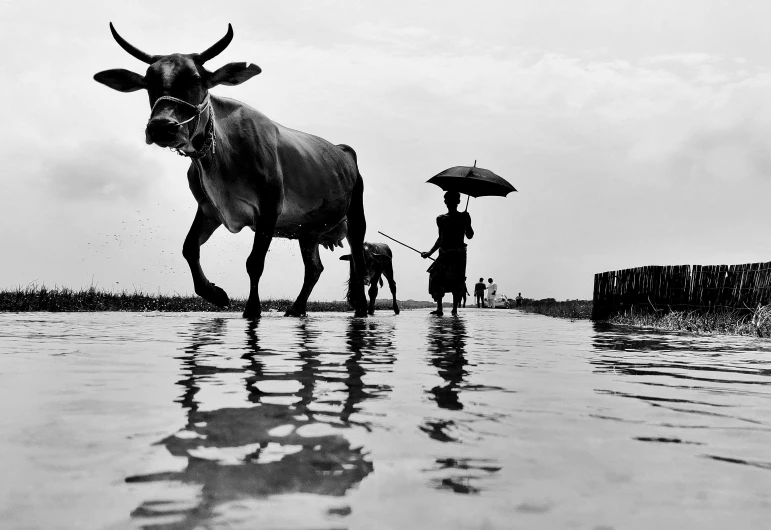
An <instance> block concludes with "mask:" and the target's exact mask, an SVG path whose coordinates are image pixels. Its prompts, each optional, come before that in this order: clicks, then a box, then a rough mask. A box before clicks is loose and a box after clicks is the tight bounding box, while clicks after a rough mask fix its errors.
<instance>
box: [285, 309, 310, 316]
mask: <svg viewBox="0 0 771 530" xmlns="http://www.w3.org/2000/svg"><path fill="white" fill-rule="evenodd" d="M284 316H285V317H304V316H305V309H299V308H297V307H290V308H289V309H287V310H286V313H284Z"/></svg>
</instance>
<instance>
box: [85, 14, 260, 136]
mask: <svg viewBox="0 0 771 530" xmlns="http://www.w3.org/2000/svg"><path fill="white" fill-rule="evenodd" d="M110 31H111V32H112V36H113V37H114V38H115V40H116V41H117V42H118V44H120V46H121V48H123V49H124V50H126V51H127V52H128V53H130V54H131V55H132V56H134V57H136V58H137V59H139V60H140V61H143V62H145V63H147V64H149V65H150V66H149V67H148V68H147V72H146V73H145V75H144V76H141V75H139V74H136V73H134V72H131V71H129V70H124V69H122V68H119V69H115V70H105V71H104V72H99V73H98V74H96V75H95V76H94V79H95V80H96V81H98V82H100V83H102V84H104V85H107V86H108V87H110V88H112V89H114V90H118V91H120V92H134V91H135V90H140V89H145V90H147V94H148V96H149V97H150V108H151V111H150V119H149V120H148V121H147V128H146V130H145V136H146V140H147V143H148V144H152V143H155V144H156V145H159V146H161V147H175V148H181V147H182V146H185V145H187V144H188V142H189V141H190V140H191V139H192V137H193V136H194V135H195V134H196V132H197V131H199V130H200V129H201V127H202V126H203V125H204V124H205V123H206V120H208V116H205V113H206V112H207V109H208V108H209V97H208V96H209V89H210V88H212V87H213V86H217V85H238V84H241V83H243V82H244V81H246V80H248V79H250V78H252V77H254V76H255V75H257V74H259V73H260V72H261V69H260V67H259V66H257V65H256V64H249V63H229V64H226V65H225V66H223V67H222V68H219V69H217V70H215V71H214V72H210V71H209V70H207V69H206V68H204V66H203V65H204V63H205V62H206V61H208V60H210V59H212V58H214V57H215V56H217V55H219V54H220V53H221V52H222V51H223V50H224V49H225V48H226V47H227V45H228V44H230V41H231V40H232V39H233V28H232V27H231V26H230V24H228V32H227V34H226V35H225V36H224V37H223V38H222V39H220V40H219V42H217V43H216V44H214V45H213V46H212V47H211V48H209V49H208V50H206V51H205V52H202V53H191V54H181V53H173V54H171V55H150V54H148V53H145V52H143V51H142V50H139V49H138V48H135V47H134V46H133V45H131V44H129V43H128V42H127V41H126V40H125V39H124V38H123V37H121V36H120V35H118V32H117V31H115V28H114V27H113V25H112V22H110Z"/></svg>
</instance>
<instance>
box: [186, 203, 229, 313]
mask: <svg viewBox="0 0 771 530" xmlns="http://www.w3.org/2000/svg"><path fill="white" fill-rule="evenodd" d="M221 224H222V223H220V222H219V221H218V220H216V219H212V218H210V217H207V216H206V215H204V213H203V211H201V208H198V211H197V212H196V213H195V219H193V225H192V226H191V227H190V231H189V232H188V233H187V237H186V238H185V243H184V245H182V255H183V256H184V257H185V260H187V264H188V265H189V266H190V272H191V273H192V275H193V287H194V288H195V293H196V294H197V295H198V296H200V297H201V298H203V299H204V300H207V301H209V302H211V303H212V304H214V305H216V306H217V307H227V306H228V305H230V300H229V299H228V295H227V294H226V293H225V291H223V290H222V289H220V288H219V287H217V286H216V285H214V284H213V283H211V282H210V281H209V280H208V279H206V275H205V274H204V273H203V269H201V260H200V258H201V245H203V244H204V243H206V241H208V239H209V237H211V235H212V234H213V233H214V231H215V230H216V229H217V228H218V227H219V226H220V225H221Z"/></svg>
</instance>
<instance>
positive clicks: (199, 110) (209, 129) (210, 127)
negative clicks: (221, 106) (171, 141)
mask: <svg viewBox="0 0 771 530" xmlns="http://www.w3.org/2000/svg"><path fill="white" fill-rule="evenodd" d="M161 101H170V102H171V103H174V104H175V105H183V106H185V107H188V108H190V109H192V110H193V112H194V114H193V115H192V116H191V117H190V118H188V119H186V120H185V121H183V122H180V123H178V124H176V127H182V126H183V125H186V124H188V123H190V122H191V121H193V120H195V126H194V127H193V135H195V133H196V131H197V130H198V126H199V125H200V124H201V123H200V120H201V114H203V113H204V112H205V111H206V109H207V108H208V109H209V121H208V123H207V124H206V131H205V132H204V134H206V140H205V141H204V144H203V146H202V147H201V149H200V150H197V151H194V152H192V153H185V152H184V151H182V150H181V149H178V148H176V147H169V149H170V150H172V151H175V152H176V153H177V154H178V155H180V156H186V157H189V158H196V159H197V158H203V157H205V156H206V155H207V154H208V153H209V148H210V147H211V152H212V154H214V143H215V141H216V135H215V131H214V107H213V106H212V104H211V97H210V96H209V94H208V93H207V94H206V97H205V98H204V100H203V101H202V102H201V103H200V104H199V105H193V104H192V103H188V102H187V101H185V100H182V99H179V98H175V97H173V96H161V97H159V98H158V99H157V100H155V103H154V104H153V107H152V109H150V115H152V113H153V112H154V111H155V107H156V105H158V103H160V102H161ZM192 141H193V136H190V142H192Z"/></svg>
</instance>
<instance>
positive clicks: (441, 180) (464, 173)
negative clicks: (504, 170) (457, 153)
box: [427, 165, 517, 197]
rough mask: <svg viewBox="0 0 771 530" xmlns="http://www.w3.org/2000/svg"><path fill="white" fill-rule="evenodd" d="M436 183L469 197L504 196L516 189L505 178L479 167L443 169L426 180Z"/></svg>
mask: <svg viewBox="0 0 771 530" xmlns="http://www.w3.org/2000/svg"><path fill="white" fill-rule="evenodd" d="M427 182H430V183H431V184H436V185H437V186H439V187H440V188H442V189H443V190H444V191H457V192H458V193H463V194H464V195H470V196H471V197H486V196H490V195H494V196H498V197H505V196H506V195H508V194H509V193H511V192H512V191H517V190H516V189H514V186H512V185H511V184H509V183H508V182H507V181H506V179H504V178H503V177H500V176H498V175H496V174H495V173H493V172H492V171H490V170H489V169H483V168H481V167H476V165H474V167H469V166H455V167H451V168H449V169H445V170H444V171H442V172H441V173H439V174H438V175H435V176H433V177H431V178H430V179H428V180H427Z"/></svg>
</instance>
